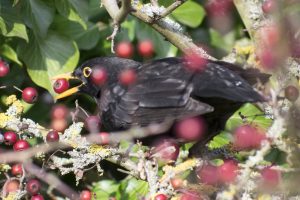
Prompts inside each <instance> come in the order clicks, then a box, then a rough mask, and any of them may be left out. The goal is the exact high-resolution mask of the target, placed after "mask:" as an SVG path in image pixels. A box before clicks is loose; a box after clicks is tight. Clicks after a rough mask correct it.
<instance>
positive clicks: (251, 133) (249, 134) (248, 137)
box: [233, 125, 265, 150]
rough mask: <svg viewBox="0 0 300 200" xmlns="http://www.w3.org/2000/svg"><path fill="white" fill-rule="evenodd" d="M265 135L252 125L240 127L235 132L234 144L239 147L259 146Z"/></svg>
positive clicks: (250, 147) (242, 148)
mask: <svg viewBox="0 0 300 200" xmlns="http://www.w3.org/2000/svg"><path fill="white" fill-rule="evenodd" d="M264 139H265V135H264V134H262V133H260V132H259V131H258V130H257V129H256V128H254V127H252V126H250V125H243V126H240V127H238V128H237V129H236V130H235V132H234V142H233V144H234V146H235V147H236V148H238V149H241V150H244V149H252V148H259V147H260V144H261V142H262V140H264Z"/></svg>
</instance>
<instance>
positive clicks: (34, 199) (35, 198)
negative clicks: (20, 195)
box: [31, 194, 44, 200]
mask: <svg viewBox="0 0 300 200" xmlns="http://www.w3.org/2000/svg"><path fill="white" fill-rule="evenodd" d="M31 200H44V197H43V196H42V195H40V194H37V195H34V196H32V197H31Z"/></svg>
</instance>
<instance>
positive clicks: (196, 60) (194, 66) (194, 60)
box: [184, 52, 207, 71]
mask: <svg viewBox="0 0 300 200" xmlns="http://www.w3.org/2000/svg"><path fill="white" fill-rule="evenodd" d="M184 59H185V65H186V67H187V69H188V70H190V71H203V70H205V68H206V65H207V59H205V58H203V57H201V56H199V55H198V54H196V53H194V52H192V53H188V54H186V55H185V57H184Z"/></svg>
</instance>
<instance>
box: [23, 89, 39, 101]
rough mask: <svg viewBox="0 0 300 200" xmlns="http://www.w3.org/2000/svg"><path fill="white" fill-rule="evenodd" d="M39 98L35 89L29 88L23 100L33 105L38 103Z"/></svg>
mask: <svg viewBox="0 0 300 200" xmlns="http://www.w3.org/2000/svg"><path fill="white" fill-rule="evenodd" d="M37 97H38V92H37V90H36V89H35V88H33V87H27V88H25V89H24V90H23V92H22V99H23V100H24V101H25V102H26V103H30V104H32V103H34V102H36V101H37Z"/></svg>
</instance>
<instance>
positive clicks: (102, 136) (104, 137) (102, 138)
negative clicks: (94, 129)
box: [99, 132, 109, 144]
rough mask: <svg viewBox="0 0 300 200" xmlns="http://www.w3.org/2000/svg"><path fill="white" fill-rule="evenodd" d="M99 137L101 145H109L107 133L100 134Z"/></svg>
mask: <svg viewBox="0 0 300 200" xmlns="http://www.w3.org/2000/svg"><path fill="white" fill-rule="evenodd" d="M99 135H100V141H101V144H109V133H107V132H101V133H99Z"/></svg>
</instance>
